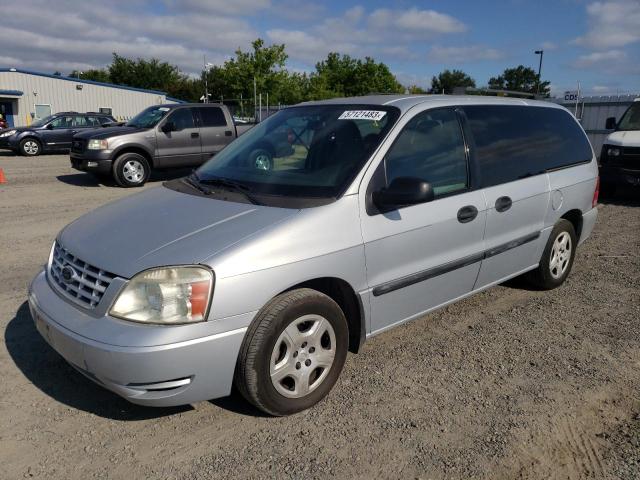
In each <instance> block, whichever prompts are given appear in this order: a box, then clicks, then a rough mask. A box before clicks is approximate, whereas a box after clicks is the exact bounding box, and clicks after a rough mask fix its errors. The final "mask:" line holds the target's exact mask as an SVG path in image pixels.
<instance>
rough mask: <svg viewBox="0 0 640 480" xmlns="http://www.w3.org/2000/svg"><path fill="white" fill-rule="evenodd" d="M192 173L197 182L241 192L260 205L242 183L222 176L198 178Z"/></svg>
mask: <svg viewBox="0 0 640 480" xmlns="http://www.w3.org/2000/svg"><path fill="white" fill-rule="evenodd" d="M193 175H194V176H195V178H196V179H197V180H198V182H199V183H201V184H203V185H219V186H221V187H225V188H228V189H230V190H233V191H235V192H239V193H241V194H243V195H244V196H245V197H246V198H247V200H249V201H250V202H251V203H253V204H254V205H262V202H260V201H258V200H257V199H256V197H254V196H253V195H252V194H251V189H250V188H249V187H247V186H246V185H245V184H244V183H240V182H236V181H235V180H230V179H228V178H222V177H211V178H200V177H198V176H197V175H196V173H195V172H194V173H193Z"/></svg>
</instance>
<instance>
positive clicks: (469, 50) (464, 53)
mask: <svg viewBox="0 0 640 480" xmlns="http://www.w3.org/2000/svg"><path fill="white" fill-rule="evenodd" d="M428 57H429V59H430V60H433V61H434V62H441V63H447V64H457V63H468V62H475V61H483V60H499V59H501V58H504V53H503V52H501V51H500V50H496V49H495V48H489V47H487V46H484V45H468V46H462V47H442V46H437V45H436V46H433V47H431V49H430V50H429V53H428Z"/></svg>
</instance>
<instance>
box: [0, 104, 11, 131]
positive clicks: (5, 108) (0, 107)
mask: <svg viewBox="0 0 640 480" xmlns="http://www.w3.org/2000/svg"><path fill="white" fill-rule="evenodd" d="M0 113H1V114H2V118H4V119H5V120H6V121H7V126H8V127H13V126H15V125H14V122H13V101H11V100H8V101H2V100H0Z"/></svg>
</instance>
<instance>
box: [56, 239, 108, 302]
mask: <svg viewBox="0 0 640 480" xmlns="http://www.w3.org/2000/svg"><path fill="white" fill-rule="evenodd" d="M65 267H68V268H67V269H66V274H67V275H66V277H65V275H64V274H63V270H65ZM49 272H50V273H51V278H52V279H53V281H54V282H55V283H56V285H57V286H58V287H60V289H61V290H62V291H63V293H64V294H65V295H66V296H67V297H69V298H70V299H71V300H73V301H74V302H76V303H78V304H80V305H82V306H84V307H86V308H94V307H95V306H96V305H98V303H100V299H101V298H102V295H103V294H104V292H105V291H106V290H107V288H108V287H109V285H110V284H111V281H112V280H113V278H114V277H115V275H114V274H113V273H109V272H105V271H104V270H101V269H99V268H97V267H94V266H93V265H90V264H88V263H87V262H85V261H83V260H80V259H79V258H78V257H76V256H74V255H73V254H71V253H70V252H69V251H68V250H66V249H65V248H64V247H63V246H62V245H60V244H59V243H58V242H56V245H55V247H54V248H53V257H52V258H51V268H50V270H49Z"/></svg>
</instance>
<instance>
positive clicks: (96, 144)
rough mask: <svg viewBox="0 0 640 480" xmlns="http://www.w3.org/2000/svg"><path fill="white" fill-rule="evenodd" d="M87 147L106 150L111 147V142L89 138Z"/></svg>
mask: <svg viewBox="0 0 640 480" xmlns="http://www.w3.org/2000/svg"><path fill="white" fill-rule="evenodd" d="M87 148H88V149H89V150H106V149H107V148H109V144H108V142H107V141H106V140H89V144H88V145H87Z"/></svg>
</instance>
